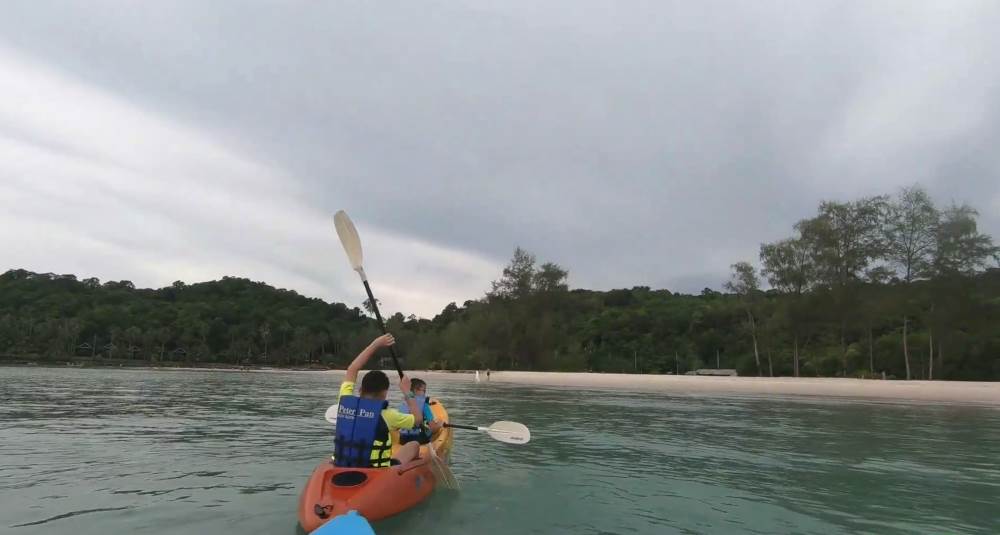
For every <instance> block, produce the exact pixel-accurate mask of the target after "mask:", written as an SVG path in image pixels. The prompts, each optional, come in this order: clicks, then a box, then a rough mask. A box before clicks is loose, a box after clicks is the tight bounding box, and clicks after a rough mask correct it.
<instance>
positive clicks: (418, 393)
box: [399, 379, 444, 444]
mask: <svg viewBox="0 0 1000 535" xmlns="http://www.w3.org/2000/svg"><path fill="white" fill-rule="evenodd" d="M410 388H412V389H413V390H412V392H413V395H414V396H415V398H414V399H415V400H416V402H417V405H418V406H419V407H421V409H422V410H421V412H422V416H423V419H424V424H423V425H420V426H417V427H414V428H413V429H401V430H400V431H399V443H400V444H407V443H409V442H413V441H416V442H417V443H419V444H427V443H429V442H430V441H431V436H432V435H433V434H434V433H436V432H437V430H438V429H441V426H442V425H444V422H439V421H436V420H435V419H434V411H432V410H431V399H430V398H429V397H427V383H426V382H424V381H423V380H421V379H412V380H411V381H410ZM409 401H410V400H406V401H405V402H403V403H402V404H400V406H399V412H401V413H403V414H408V413H410V408H409Z"/></svg>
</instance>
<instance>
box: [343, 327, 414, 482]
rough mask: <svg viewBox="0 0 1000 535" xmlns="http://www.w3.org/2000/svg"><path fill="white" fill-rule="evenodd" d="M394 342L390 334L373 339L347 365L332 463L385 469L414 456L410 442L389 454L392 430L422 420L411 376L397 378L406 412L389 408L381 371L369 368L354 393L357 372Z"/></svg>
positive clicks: (387, 390)
mask: <svg viewBox="0 0 1000 535" xmlns="http://www.w3.org/2000/svg"><path fill="white" fill-rule="evenodd" d="M395 343H396V340H395V338H393V337H392V335H391V334H384V335H382V336H379V337H378V338H376V339H375V340H373V341H372V343H371V344H369V345H368V347H366V348H365V349H364V350H363V351H362V352H361V353H359V354H358V356H357V357H355V358H354V360H353V361H352V362H351V365H350V366H348V367H347V375H346V376H345V377H344V382H343V383H341V385H340V397H339V398H338V399H337V403H338V404H339V407H338V409H337V434H336V437H335V438H334V456H333V463H334V465H336V466H349V467H357V468H384V467H387V466H392V465H396V464H403V463H407V462H409V461H411V460H413V459H416V458H417V455H418V453H419V449H420V446H419V444H418V443H416V442H413V443H410V444H406V445H403V447H401V448H400V449H399V451H398V452H397V453H396V455H395V456H392V435H391V434H390V432H391V431H393V430H397V429H412V428H413V427H416V426H419V425H421V424H422V423H423V411H421V410H420V406H419V405H418V404H417V401H416V396H415V395H414V394H413V392H411V391H410V389H411V385H410V378H409V377H407V376H405V375H404V376H403V377H402V378H401V379H400V380H399V389H400V391H402V392H403V397H404V398H405V399H406V401H405V403H406V406H407V407H408V408H409V409H410V411H409V412H410V413H409V414H403V413H401V412H399V411H398V410H396V409H392V408H389V402H388V401H386V397H387V396H388V394H389V378H388V377H387V376H386V375H385V373H384V372H382V371H380V370H372V371H370V372H368V373H366V374H365V376H364V378H363V379H362V380H361V392H360V393H359V395H355V393H354V384H355V382H356V381H357V380H358V372H359V371H361V368H363V367H364V366H365V364H367V363H368V359H370V358H371V357H372V355H374V354H375V353H376V352H377V351H378V350H379V349H381V348H383V347H389V346H391V345H393V344H395Z"/></svg>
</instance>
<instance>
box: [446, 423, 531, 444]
mask: <svg viewBox="0 0 1000 535" xmlns="http://www.w3.org/2000/svg"><path fill="white" fill-rule="evenodd" d="M444 426H445V427H451V428H452V429H468V430H470V431H485V432H486V434H488V435H489V436H490V438H492V439H493V440H496V441H499V442H504V443H506V444H527V443H528V442H529V441H530V440H531V430H529V429H528V427H527V426H525V425H524V424H521V423H517V422H507V421H499V422H493V425H491V426H489V427H477V426H474V425H458V424H451V423H447V422H445V424H444Z"/></svg>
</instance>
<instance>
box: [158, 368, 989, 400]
mask: <svg viewBox="0 0 1000 535" xmlns="http://www.w3.org/2000/svg"><path fill="white" fill-rule="evenodd" d="M161 369H163V370H174V371H188V370H189V371H227V372H234V373H241V372H240V370H235V369H217V370H209V369H205V368H161ZM384 371H385V372H386V373H387V374H389V376H390V377H395V375H396V372H395V370H384ZM242 373H310V374H312V373H324V374H331V375H341V374H343V373H344V371H343V370H329V371H306V370H299V371H296V370H281V369H265V370H253V371H250V372H242ZM407 373H408V374H409V375H410V376H411V377H420V378H423V379H427V380H429V381H447V382H474V381H475V375H474V372H466V371H463V372H442V371H429V370H410V371H408V372H407ZM479 375H480V381H481V383H482V384H484V385H485V384H489V383H497V384H515V385H538V386H556V387H567V388H573V387H578V388H599V389H603V388H608V389H614V390H631V391H640V392H663V393H673V394H699V395H713V394H717V395H743V396H776V397H787V396H809V397H832V398H844V399H859V400H885V401H893V400H894V401H910V402H921V403H945V404H946V403H959V404H976V405H992V406H997V407H1000V382H973V381H901V380H890V381H882V380H871V379H840V378H833V377H800V378H795V377H773V378H772V377H713V376H694V375H631V374H625V373H564V372H517V371H493V372H491V374H490V381H489V382H487V380H486V373H485V371H480V373H479Z"/></svg>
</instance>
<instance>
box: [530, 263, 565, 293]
mask: <svg viewBox="0 0 1000 535" xmlns="http://www.w3.org/2000/svg"><path fill="white" fill-rule="evenodd" d="M567 277H569V272H568V271H566V270H565V269H563V268H562V267H560V266H559V265H558V264H554V263H552V262H546V263H544V264H542V266H541V268H539V270H538V271H537V272H535V274H534V275H533V281H532V286H533V288H534V290H535V291H537V292H557V291H563V292H564V291H566V290H567V289H568V288H569V286H568V285H567V284H566V279H567Z"/></svg>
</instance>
